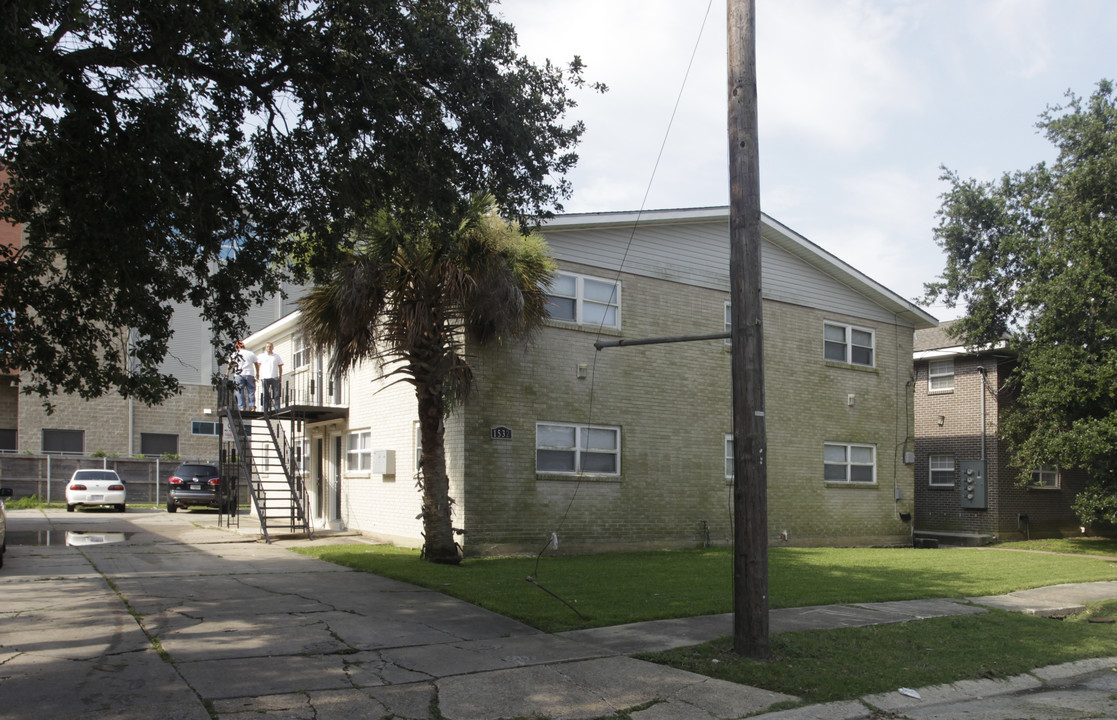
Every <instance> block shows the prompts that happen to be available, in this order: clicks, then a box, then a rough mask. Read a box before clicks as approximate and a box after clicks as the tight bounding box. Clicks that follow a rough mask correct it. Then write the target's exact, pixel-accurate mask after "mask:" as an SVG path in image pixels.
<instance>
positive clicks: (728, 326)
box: [725, 302, 733, 345]
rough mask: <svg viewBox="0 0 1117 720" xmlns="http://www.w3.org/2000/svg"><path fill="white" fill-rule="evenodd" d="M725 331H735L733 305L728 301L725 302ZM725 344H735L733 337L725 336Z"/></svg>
mask: <svg viewBox="0 0 1117 720" xmlns="http://www.w3.org/2000/svg"><path fill="white" fill-rule="evenodd" d="M725 332H727V333H732V332H733V307H732V306H731V305H730V304H729V303H728V302H727V303H725ZM725 344H726V345H732V344H733V338H731V337H727V338H725Z"/></svg>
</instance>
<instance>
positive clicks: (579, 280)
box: [547, 272, 621, 329]
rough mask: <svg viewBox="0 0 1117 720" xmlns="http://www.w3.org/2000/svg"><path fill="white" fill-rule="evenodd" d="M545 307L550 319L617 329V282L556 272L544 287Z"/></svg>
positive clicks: (619, 324) (618, 316) (618, 321)
mask: <svg viewBox="0 0 1117 720" xmlns="http://www.w3.org/2000/svg"><path fill="white" fill-rule="evenodd" d="M547 311H548V312H549V313H550V317H551V319H552V320H563V321H566V322H573V323H578V324H580V325H594V326H597V327H607V328H617V329H619V328H620V326H621V284H620V282H617V281H615V280H603V279H601V278H595V277H590V276H588V275H575V274H573V273H564V272H560V273H556V275H555V279H554V281H553V282H552V283H551V286H550V287H549V288H547Z"/></svg>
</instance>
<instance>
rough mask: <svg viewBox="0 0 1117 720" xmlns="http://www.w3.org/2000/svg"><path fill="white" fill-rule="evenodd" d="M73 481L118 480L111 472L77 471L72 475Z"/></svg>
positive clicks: (113, 472) (114, 473)
mask: <svg viewBox="0 0 1117 720" xmlns="http://www.w3.org/2000/svg"><path fill="white" fill-rule="evenodd" d="M74 479H75V480H119V479H120V478H119V477H118V476H117V474H116V472H115V471H113V470H78V471H77V472H75V473H74Z"/></svg>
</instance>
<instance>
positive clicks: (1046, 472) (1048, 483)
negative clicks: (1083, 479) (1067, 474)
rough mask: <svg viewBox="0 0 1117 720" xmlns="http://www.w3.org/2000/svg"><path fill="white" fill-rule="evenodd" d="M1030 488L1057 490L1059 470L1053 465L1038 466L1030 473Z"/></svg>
mask: <svg viewBox="0 0 1117 720" xmlns="http://www.w3.org/2000/svg"><path fill="white" fill-rule="evenodd" d="M1031 487H1034V488H1049V489H1057V488H1058V487H1059V468H1057V467H1055V466H1054V465H1040V466H1039V467H1038V468H1037V469H1035V470H1033V471H1032V482H1031Z"/></svg>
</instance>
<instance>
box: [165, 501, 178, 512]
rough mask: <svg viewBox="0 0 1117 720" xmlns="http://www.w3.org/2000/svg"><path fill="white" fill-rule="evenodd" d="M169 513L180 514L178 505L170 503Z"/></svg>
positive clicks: (168, 504) (168, 506)
mask: <svg viewBox="0 0 1117 720" xmlns="http://www.w3.org/2000/svg"><path fill="white" fill-rule="evenodd" d="M167 512H178V505H175V504H174V503H173V502H168V503H167Z"/></svg>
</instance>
